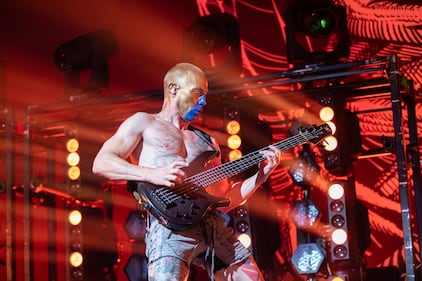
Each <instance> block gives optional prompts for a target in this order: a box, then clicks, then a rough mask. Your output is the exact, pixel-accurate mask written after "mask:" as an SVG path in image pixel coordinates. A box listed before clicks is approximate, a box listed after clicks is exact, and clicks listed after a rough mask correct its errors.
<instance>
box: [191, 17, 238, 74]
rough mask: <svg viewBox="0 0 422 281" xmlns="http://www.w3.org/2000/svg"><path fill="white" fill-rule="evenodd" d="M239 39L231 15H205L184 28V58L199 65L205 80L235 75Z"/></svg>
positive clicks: (236, 25) (236, 24)
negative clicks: (205, 77) (204, 74)
mask: <svg viewBox="0 0 422 281" xmlns="http://www.w3.org/2000/svg"><path fill="white" fill-rule="evenodd" d="M240 43H241V40H240V29H239V23H238V21H237V19H236V17H235V16H234V15H232V14H228V13H219V14H211V15H205V16H202V17H199V18H197V19H196V20H195V21H194V22H193V23H192V24H191V25H190V26H189V27H187V28H185V29H184V32H183V48H184V50H183V53H184V59H185V61H188V62H192V63H194V64H196V65H198V66H200V67H201V68H202V69H203V70H204V71H205V73H206V75H207V77H208V79H209V80H214V79H217V78H220V79H228V78H230V77H239V75H240V72H241V70H242V55H241V49H240V47H241V44H240Z"/></svg>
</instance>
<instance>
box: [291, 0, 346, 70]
mask: <svg viewBox="0 0 422 281" xmlns="http://www.w3.org/2000/svg"><path fill="white" fill-rule="evenodd" d="M285 22H286V44H287V57H288V60H289V62H291V63H293V64H297V63H299V64H303V63H305V64H306V63H318V62H327V63H334V62H338V61H341V60H345V59H347V58H348V57H349V53H350V40H349V33H348V28H347V13H346V8H345V7H344V6H340V5H335V3H334V1H332V0H313V1H308V0H293V1H291V2H290V4H289V6H288V7H287V9H286V12H285Z"/></svg>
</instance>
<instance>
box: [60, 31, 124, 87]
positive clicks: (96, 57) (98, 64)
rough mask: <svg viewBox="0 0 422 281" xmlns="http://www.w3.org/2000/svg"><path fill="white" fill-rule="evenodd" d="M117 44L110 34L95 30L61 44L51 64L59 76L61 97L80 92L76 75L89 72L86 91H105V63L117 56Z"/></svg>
mask: <svg viewBox="0 0 422 281" xmlns="http://www.w3.org/2000/svg"><path fill="white" fill-rule="evenodd" d="M117 50H118V46H117V41H116V39H115V38H114V35H113V33H112V32H111V31H110V30H98V31H94V32H91V33H88V34H85V35H82V36H79V37H77V38H75V39H72V40H70V41H67V42H64V43H62V44H61V45H60V46H58V47H57V49H56V51H55V52H54V63H55V64H56V66H57V68H58V69H59V70H60V71H62V72H63V74H64V78H65V94H68V95H72V94H74V93H73V91H74V90H75V89H79V90H80V88H81V79H80V78H81V77H80V74H81V72H83V71H87V70H90V71H91V75H90V78H89V81H88V83H87V85H86V87H85V88H86V89H88V90H90V91H93V92H96V91H102V90H104V89H108V87H109V85H108V83H109V65H108V63H109V59H110V58H111V57H112V56H113V55H114V54H115V53H116V52H117Z"/></svg>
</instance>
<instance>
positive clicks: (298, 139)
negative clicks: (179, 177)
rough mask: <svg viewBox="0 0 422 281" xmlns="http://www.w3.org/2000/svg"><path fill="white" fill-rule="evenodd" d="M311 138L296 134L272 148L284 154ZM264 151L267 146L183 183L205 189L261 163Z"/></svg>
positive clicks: (305, 134)
mask: <svg viewBox="0 0 422 281" xmlns="http://www.w3.org/2000/svg"><path fill="white" fill-rule="evenodd" d="M312 137H313V135H312V134H310V137H309V136H308V133H302V134H297V135H294V136H292V137H289V138H287V139H285V140H282V141H279V142H277V143H275V144H273V146H275V147H276V148H277V149H279V150H280V151H281V152H285V151H287V150H289V149H291V148H293V147H295V146H298V145H301V144H304V143H306V142H307V141H308V140H309V139H311V138H312ZM265 149H268V146H267V147H265V148H262V149H259V150H256V151H254V152H251V153H249V154H246V155H244V156H243V157H241V158H238V159H236V160H233V161H230V162H226V163H224V164H222V165H220V166H217V167H214V168H211V169H209V170H206V171H203V172H201V173H198V174H196V175H193V176H191V177H189V178H187V179H186V180H185V182H189V183H192V184H194V185H197V186H201V187H207V186H210V185H212V184H214V183H216V182H219V181H221V180H223V179H225V178H229V177H232V176H234V175H237V174H239V173H241V172H243V171H246V170H247V169H249V168H250V167H252V166H254V165H257V164H258V163H260V162H261V161H263V160H264V159H265V157H264V156H263V155H262V154H261V153H260V151H263V150H265Z"/></svg>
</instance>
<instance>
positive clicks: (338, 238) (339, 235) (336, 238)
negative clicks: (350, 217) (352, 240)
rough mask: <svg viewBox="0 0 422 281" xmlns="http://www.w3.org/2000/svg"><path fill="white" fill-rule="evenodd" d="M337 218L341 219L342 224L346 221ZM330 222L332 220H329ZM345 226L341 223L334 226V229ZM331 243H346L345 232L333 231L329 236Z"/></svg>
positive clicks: (341, 230)
mask: <svg viewBox="0 0 422 281" xmlns="http://www.w3.org/2000/svg"><path fill="white" fill-rule="evenodd" d="M337 217H341V220H342V221H343V222H345V221H346V219H345V218H344V217H342V216H337ZM331 222H333V220H331ZM344 225H345V224H344V223H342V224H340V225H334V226H335V227H342V226H344ZM331 241H332V242H333V243H334V244H336V245H341V244H344V243H346V241H347V232H346V231H345V230H344V229H336V230H334V231H333V233H332V234H331Z"/></svg>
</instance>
